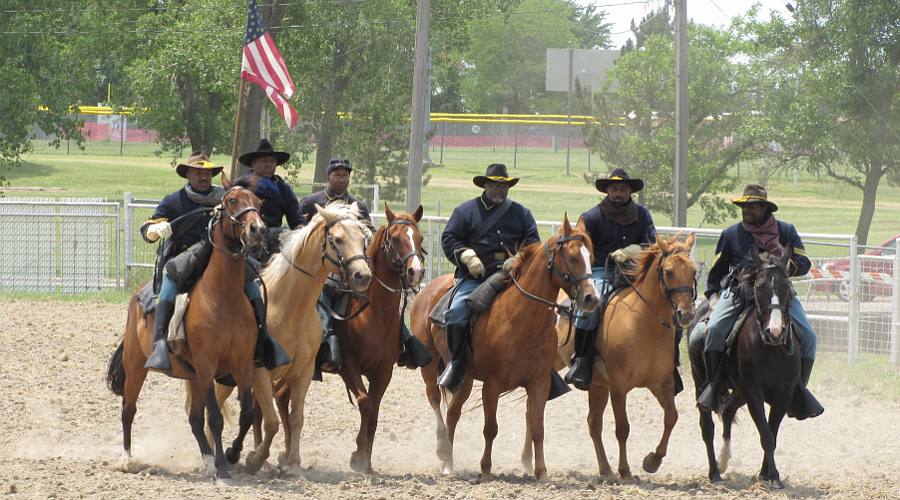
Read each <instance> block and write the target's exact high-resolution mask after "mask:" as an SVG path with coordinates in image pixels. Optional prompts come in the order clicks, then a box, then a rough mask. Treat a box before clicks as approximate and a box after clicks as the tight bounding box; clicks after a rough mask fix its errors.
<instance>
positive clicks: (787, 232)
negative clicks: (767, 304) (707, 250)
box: [705, 221, 811, 298]
mask: <svg viewBox="0 0 900 500" xmlns="http://www.w3.org/2000/svg"><path fill="white" fill-rule="evenodd" d="M777 222H778V241H779V242H781V245H782V246H785V247H788V246H790V247H793V249H794V254H793V256H792V257H791V261H790V263H789V264H788V274H789V275H790V276H803V275H804V274H806V273H808V272H809V268H810V265H811V264H810V262H809V257H807V256H806V249H805V248H804V247H803V241H802V240H801V239H800V235H799V234H797V229H796V228H794V225H793V224H789V223H787V222H782V221H777ZM753 245H756V241H755V240H754V239H753V235H752V234H750V233H749V232H747V230H746V229H744V226H742V225H741V223H740V222H739V223H737V224H734V225H733V226H730V227H728V228H727V229H725V230H724V231H722V234H721V235H720V236H719V242H718V243H716V260H715V262H714V263H713V266H712V268H711V269H710V270H709V275H708V276H707V278H706V292H705V294H706V297H707V298H709V297H710V296H711V295H712V294H713V293H718V292H719V291H721V290H722V288H723V287H724V286H725V283H724V281H726V278H728V277H729V276H731V275H732V274H733V273H734V272H735V271H738V270H740V269H741V267H743V266H744V265H745V262H746V259H747V258H748V257H749V256H750V254H751V251H752V250H751V249H752V248H753Z"/></svg>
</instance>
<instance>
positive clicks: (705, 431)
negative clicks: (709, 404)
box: [700, 410, 722, 483]
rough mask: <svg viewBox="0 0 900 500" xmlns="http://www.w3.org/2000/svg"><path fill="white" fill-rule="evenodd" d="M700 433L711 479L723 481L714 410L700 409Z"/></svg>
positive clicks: (715, 481)
mask: <svg viewBox="0 0 900 500" xmlns="http://www.w3.org/2000/svg"><path fill="white" fill-rule="evenodd" d="M700 434H701V435H702V436H703V444H704V445H706V461H707V464H708V467H709V480H710V481H711V482H713V483H721V482H722V475H721V474H720V473H719V465H718V464H717V463H716V443H715V440H716V423H715V421H713V417H712V412H709V411H705V410H700Z"/></svg>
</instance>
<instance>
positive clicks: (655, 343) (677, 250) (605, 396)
mask: <svg viewBox="0 0 900 500" xmlns="http://www.w3.org/2000/svg"><path fill="white" fill-rule="evenodd" d="M676 240H677V237H673V238H672V239H670V240H666V239H664V238H662V237H660V238H659V239H658V240H657V242H656V244H654V245H653V246H651V247H650V248H647V249H646V250H644V251H643V252H642V253H641V255H640V256H639V257H638V258H637V261H636V267H635V269H634V270H633V271H630V272H629V273H628V274H629V275H630V276H631V279H633V282H632V283H631V285H630V286H629V287H627V288H624V289H622V290H621V291H619V292H618V293H616V294H615V295H613V296H612V297H611V298H610V300H609V304H608V305H607V307H606V311H605V312H604V314H603V318H602V319H601V321H600V325H599V326H598V333H597V338H596V341H595V346H596V349H597V352H598V353H599V355H598V356H597V357H596V358H595V362H594V373H593V377H592V383H591V387H590V389H589V390H588V405H589V411H588V418H587V424H588V429H589V431H590V434H591V439H592V440H593V441H594V451H595V453H596V454H597V464H598V465H599V468H600V475H601V476H610V475H611V468H610V465H609V461H608V460H607V458H606V451H605V449H604V448H603V436H602V434H603V432H602V431H603V412H604V410H606V403H607V402H608V400H609V399H610V397H612V405H613V413H614V415H615V421H616V439H617V440H618V441H619V475H620V476H621V477H622V479H626V480H627V479H630V478H631V469H630V468H629V466H628V456H627V453H626V442H627V440H628V433H629V431H630V426H629V424H628V415H627V414H626V411H625V400H626V397H627V395H628V392H629V391H631V390H632V389H634V388H637V387H646V388H647V389H649V390H650V392H651V393H653V395H654V396H655V397H656V400H657V401H658V402H659V404H660V406H662V408H663V412H664V419H663V422H664V423H663V434H662V439H660V441H659V445H658V446H657V447H656V450H655V451H653V452H650V453H649V454H647V456H646V457H645V458H644V462H643V468H644V470H645V471H647V472H656V471H657V470H658V469H659V466H660V464H661V463H662V459H663V457H665V456H666V451H667V448H668V444H669V436H670V435H671V433H672V428H673V427H675V422H677V421H678V410H677V409H676V408H675V391H674V386H675V381H674V378H673V376H672V373H673V372H674V369H675V352H674V346H675V327H676V326H681V327H686V326H687V325H688V324H689V323H690V322H691V319H692V318H693V317H694V297H695V294H696V275H697V271H696V268H695V267H694V263H693V261H692V260H691V257H690V252H691V248H692V247H693V246H694V234H693V233H691V234H690V235H689V236H688V237H687V239H685V241H684V242H679V241H676ZM568 331H569V324H568V320H566V319H565V318H560V320H559V321H558V324H557V335H558V337H559V338H565V337H566V336H567V335H568ZM526 446H527V444H526Z"/></svg>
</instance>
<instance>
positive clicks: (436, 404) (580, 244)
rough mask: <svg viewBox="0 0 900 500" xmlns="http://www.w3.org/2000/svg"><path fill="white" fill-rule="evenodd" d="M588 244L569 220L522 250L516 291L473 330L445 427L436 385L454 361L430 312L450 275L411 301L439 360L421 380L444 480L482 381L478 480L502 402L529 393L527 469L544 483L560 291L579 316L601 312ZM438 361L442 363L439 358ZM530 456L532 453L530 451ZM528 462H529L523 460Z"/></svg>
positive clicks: (417, 328) (487, 469) (487, 466)
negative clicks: (465, 410)
mask: <svg viewBox="0 0 900 500" xmlns="http://www.w3.org/2000/svg"><path fill="white" fill-rule="evenodd" d="M591 248H592V246H591V239H590V236H588V234H587V232H586V231H584V228H583V227H576V228H574V229H573V228H572V226H571V225H570V224H569V219H568V217H566V218H564V219H563V224H562V228H561V229H560V232H559V233H558V234H556V235H554V236H552V237H551V238H550V239H549V240H548V241H547V242H546V243H543V244H542V243H539V242H538V243H534V244H531V245H528V246H526V247H524V248H521V249H519V253H518V254H517V255H518V258H519V259H518V260H519V262H518V264H517V265H515V266H514V267H513V269H512V270H511V274H512V275H513V277H514V278H515V279H516V281H517V283H518V284H517V286H514V287H509V288H507V289H506V290H503V291H502V292H500V294H498V295H497V298H496V299H495V300H494V303H493V304H492V305H491V308H490V309H489V310H488V311H487V312H486V313H484V314H482V315H481V316H480V317H479V318H478V319H477V320H476V321H475V324H474V325H473V327H472V336H471V340H472V342H471V343H472V350H473V352H472V356H471V357H470V361H469V362H468V363H467V365H466V378H465V380H464V381H463V383H462V386H461V387H460V389H459V391H458V392H457V393H456V394H455V395H454V396H453V397H452V399H451V400H450V402H449V407H448V409H447V423H446V425H445V424H444V418H443V416H442V415H441V410H440V407H441V395H442V394H444V396H445V397H446V393H443V392H442V391H441V389H440V388H439V387H438V385H437V378H438V374H439V373H440V371H441V370H442V369H443V366H442V365H443V363H444V362H446V360H449V359H450V355H449V352H448V349H447V340H446V334H445V333H444V332H443V330H442V329H441V328H439V327H438V326H437V325H434V324H432V322H431V320H430V319H429V318H428V315H429V312H430V311H431V309H432V308H434V306H435V304H436V303H437V302H438V300H439V299H440V298H441V296H443V294H444V293H445V292H447V290H449V289H450V287H452V286H453V276H452V275H444V276H441V277H439V278H437V279H435V280H433V281H431V282H430V283H429V284H428V286H426V287H425V289H424V290H423V291H422V292H421V293H419V295H418V297H416V300H415V302H413V306H412V311H411V316H412V331H413V333H415V335H416V337H418V338H419V340H421V341H422V343H423V344H425V346H426V347H427V348H428V349H429V351H431V353H432V354H434V355H435V356H434V359H432V362H431V363H429V364H428V365H426V366H424V367H422V379H423V380H424V381H425V390H426V392H427V394H428V401H429V403H431V408H432V409H433V410H434V413H435V416H436V417H437V436H438V442H437V455H438V458H440V460H441V462H442V465H443V470H444V473H445V474H450V473H452V471H453V438H454V434H455V432H456V424H457V422H458V421H459V417H460V412H461V411H462V407H463V404H464V403H465V401H466V399H468V397H469V394H470V393H471V391H472V383H473V379H476V378H477V379H478V380H481V381H483V382H484V384H483V387H482V401H483V403H484V442H485V447H484V455H483V456H482V458H481V477H482V479H485V480H487V479H489V478H490V475H491V447H492V444H493V441H494V438H495V437H496V436H497V402H498V399H499V397H500V394H501V393H504V392H508V391H510V390H512V389H515V388H517V387H524V388H525V391H526V392H527V394H528V400H527V405H526V417H525V418H526V434H527V435H529V436H530V438H531V439H532V440H533V442H534V459H535V463H534V468H533V469H532V464H531V455H530V453H529V454H528V455H527V457H526V456H523V465H524V466H525V468H526V469H527V470H529V471H531V470H533V471H534V474H535V476H536V477H537V478H538V479H539V480H546V479H547V477H548V476H547V466H546V464H545V463H544V443H543V440H544V405H545V404H546V403H547V398H548V396H549V395H550V371H551V370H553V361H554V359H555V357H556V335H555V332H554V330H553V308H552V307H548V305H555V303H554V302H553V300H554V299H555V298H556V296H557V294H558V293H559V290H560V288H562V289H564V290H565V291H566V293H567V294H568V295H569V297H571V298H572V299H573V300H575V301H576V302H577V303H578V306H579V307H580V308H581V309H582V310H587V311H589V310H592V309H593V308H595V307H597V303H598V297H597V290H596V289H595V288H594V284H593V281H591V279H590V277H591V275H590V270H591V265H590V262H591V251H590V249H591ZM436 354H439V355H440V358H439V357H438V356H436ZM529 451H530V450H529ZM526 459H527V460H526Z"/></svg>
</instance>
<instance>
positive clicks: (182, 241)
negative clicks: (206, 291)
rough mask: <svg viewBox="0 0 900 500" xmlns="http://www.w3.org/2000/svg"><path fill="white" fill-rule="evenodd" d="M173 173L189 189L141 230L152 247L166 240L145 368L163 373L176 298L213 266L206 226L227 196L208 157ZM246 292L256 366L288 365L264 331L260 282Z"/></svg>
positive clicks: (171, 198) (172, 198) (248, 286)
mask: <svg viewBox="0 0 900 500" xmlns="http://www.w3.org/2000/svg"><path fill="white" fill-rule="evenodd" d="M175 171H176V172H177V173H178V175H179V176H181V177H183V178H185V179H187V180H188V182H187V184H185V185H184V187H182V188H181V189H179V190H178V191H175V192H174V193H171V194H169V195H168V196H166V197H165V198H163V200H162V201H161V202H160V203H159V205H158V206H157V207H156V210H155V211H154V212H153V215H151V216H150V219H149V220H148V221H147V222H145V223H144V224H143V225H142V226H141V229H140V230H141V236H143V238H144V240H145V241H146V242H148V243H155V242H157V241H159V240H160V239H164V240H166V241H165V243H164V244H163V250H162V254H161V258H160V261H161V262H160V264H161V266H162V271H161V272H159V269H160V268H157V270H158V271H157V272H159V274H161V276H160V278H161V284H160V287H159V297H158V300H157V303H156V318H155V323H154V326H153V352H152V353H151V355H150V357H149V358H147V363H146V364H145V365H144V366H145V368H149V369H152V370H159V371H162V372H166V371H168V370H169V369H170V367H171V366H170V363H169V354H168V342H167V340H166V338H167V332H168V328H169V322H170V321H171V319H172V315H173V313H174V311H175V298H176V296H177V295H178V294H179V293H181V292H185V291H188V290H190V288H191V287H192V286H193V285H194V284H195V283H196V281H197V280H198V279H199V278H200V276H202V275H203V271H204V270H205V269H206V265H207V264H208V263H209V258H210V256H211V254H212V245H211V243H210V241H209V236H208V227H209V224H210V220H211V219H212V216H213V208H214V207H216V206H217V205H219V204H220V203H221V202H222V197H223V196H224V195H225V190H224V189H223V188H222V187H220V186H214V185H213V184H212V178H213V176H215V175H218V174H220V173H221V172H222V167H220V166H217V165H216V164H214V163H213V162H211V161H209V158H208V157H207V156H206V155H205V154H202V153H194V154H192V155H191V156H190V157H189V158H188V159H187V161H185V162H183V163H179V164H178V166H177V167H176V168H175ZM176 220H177V222H175V221H176ZM173 223H175V226H174V227H173ZM244 293H245V294H246V295H247V298H248V299H250V303H251V304H252V306H253V313H254V315H255V317H256V322H257V328H258V335H257V339H256V351H255V353H254V361H255V362H256V363H257V364H258V365H261V366H265V367H266V368H268V369H270V370H271V369H273V368H275V367H276V366H281V365H285V364H287V363H289V362H290V357H288V355H287V354H286V353H285V352H284V350H282V348H281V346H279V345H278V343H277V342H276V341H275V340H274V339H272V338H271V337H270V336H269V334H268V332H267V331H266V325H265V304H263V302H262V298H261V295H260V292H259V285H258V284H257V283H256V281H254V280H247V282H246V284H245V285H244Z"/></svg>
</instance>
